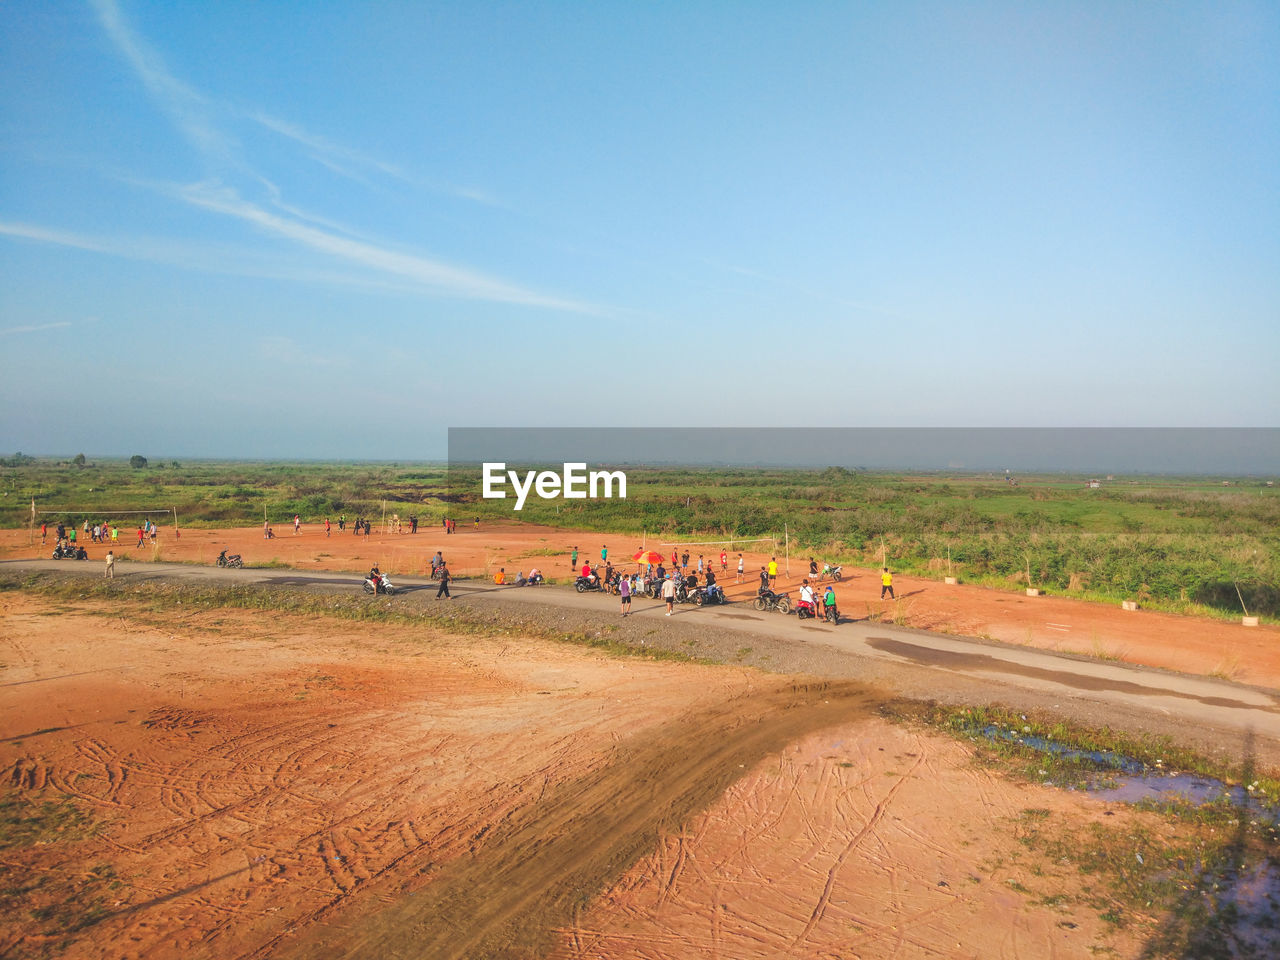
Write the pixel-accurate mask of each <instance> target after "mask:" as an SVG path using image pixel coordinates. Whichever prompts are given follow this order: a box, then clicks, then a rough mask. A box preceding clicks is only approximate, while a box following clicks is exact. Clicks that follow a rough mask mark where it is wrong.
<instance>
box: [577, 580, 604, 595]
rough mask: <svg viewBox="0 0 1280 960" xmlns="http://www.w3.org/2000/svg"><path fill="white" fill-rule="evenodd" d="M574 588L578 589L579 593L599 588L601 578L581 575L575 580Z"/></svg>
mask: <svg viewBox="0 0 1280 960" xmlns="http://www.w3.org/2000/svg"><path fill="white" fill-rule="evenodd" d="M573 589H575V590H577V591H578V592H579V593H586V592H587V591H588V590H599V589H600V578H599V577H579V578H578V579H577V580H575V581H573Z"/></svg>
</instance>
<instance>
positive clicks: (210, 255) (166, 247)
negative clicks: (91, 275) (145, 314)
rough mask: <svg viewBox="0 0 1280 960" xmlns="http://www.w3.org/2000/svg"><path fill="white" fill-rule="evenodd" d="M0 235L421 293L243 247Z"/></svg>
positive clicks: (152, 259)
mask: <svg viewBox="0 0 1280 960" xmlns="http://www.w3.org/2000/svg"><path fill="white" fill-rule="evenodd" d="M0 236H8V237H14V238H17V239H21V240H29V241H32V242H35V243H48V244H52V245H54V246H59V247H69V248H71V249H73V250H88V251H91V252H93V253H102V254H107V255H108V256H113V257H121V258H123V259H126V260H139V261H143V262H146V263H162V264H167V265H169V266H173V267H179V268H181V269H184V270H194V271H198V272H200V273H214V274H223V275H232V276H242V277H260V278H264V279H270V280H289V281H293V282H299V283H325V284H333V285H339V286H356V287H365V288H374V289H379V290H396V291H399V292H401V293H404V292H408V291H412V290H415V289H420V288H418V287H417V286H416V285H413V284H409V283H408V282H405V281H401V282H394V281H392V280H390V279H389V278H387V277H374V276H370V275H368V274H365V273H362V274H361V275H355V274H352V273H350V272H342V271H335V270H333V269H332V268H329V269H320V268H316V267H306V266H299V265H297V264H294V263H289V262H286V261H278V260H274V259H272V258H270V257H266V258H264V257H263V256H262V254H261V253H260V252H258V251H252V252H246V251H245V250H244V249H243V247H240V246H235V247H222V246H217V245H212V244H203V243H188V242H185V241H182V240H176V239H172V238H167V237H166V238H154V237H95V236H86V235H84V234H79V233H72V232H70V231H68V230H58V229H54V228H51V227H42V226H37V225H34V224H29V223H8V222H4V221H0Z"/></svg>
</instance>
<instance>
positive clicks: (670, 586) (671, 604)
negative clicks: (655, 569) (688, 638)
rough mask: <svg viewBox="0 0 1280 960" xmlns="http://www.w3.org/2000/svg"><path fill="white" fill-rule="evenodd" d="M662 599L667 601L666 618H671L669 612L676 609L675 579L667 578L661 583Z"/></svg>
mask: <svg viewBox="0 0 1280 960" xmlns="http://www.w3.org/2000/svg"><path fill="white" fill-rule="evenodd" d="M662 599H663V600H665V601H667V616H668V617H669V616H671V612H672V611H673V610H675V608H676V580H675V577H667V579H665V580H663V581H662Z"/></svg>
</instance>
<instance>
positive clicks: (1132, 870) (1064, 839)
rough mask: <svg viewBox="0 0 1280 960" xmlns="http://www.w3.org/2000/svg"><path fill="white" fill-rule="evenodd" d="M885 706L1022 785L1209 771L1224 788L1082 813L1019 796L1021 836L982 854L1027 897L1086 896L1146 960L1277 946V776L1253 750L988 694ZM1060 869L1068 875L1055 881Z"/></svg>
mask: <svg viewBox="0 0 1280 960" xmlns="http://www.w3.org/2000/svg"><path fill="white" fill-rule="evenodd" d="M884 713H885V715H886V716H887V717H888V718H889V719H891V720H894V721H895V722H899V723H907V724H913V725H923V726H925V727H928V728H929V729H932V730H937V731H942V732H944V733H947V734H949V735H951V736H954V737H957V738H959V739H962V740H965V741H966V742H968V743H969V744H970V745H971V746H972V748H973V750H974V761H975V762H976V763H978V764H981V765H983V766H986V767H988V768H990V769H993V770H995V771H997V772H999V773H1000V774H1001V775H1004V776H1008V777H1012V778H1013V779H1015V780H1020V781H1023V782H1026V783H1040V784H1045V785H1049V786H1056V787H1066V788H1068V789H1076V790H1079V789H1097V788H1099V787H1105V786H1108V785H1114V784H1115V781H1116V778H1117V777H1121V776H1139V777H1145V778H1149V779H1150V780H1151V781H1152V782H1159V781H1158V780H1155V778H1159V777H1176V776H1177V775H1178V774H1181V773H1194V774H1196V775H1197V776H1198V777H1202V778H1210V779H1212V780H1216V781H1218V782H1219V783H1220V784H1221V785H1222V786H1223V787H1224V788H1225V789H1224V790H1223V791H1222V792H1221V793H1220V794H1219V795H1218V796H1217V797H1216V798H1214V799H1212V800H1209V801H1208V802H1194V801H1193V800H1191V799H1189V798H1186V797H1179V796H1177V795H1175V794H1168V795H1166V796H1164V797H1163V798H1161V799H1158V800H1145V801H1142V802H1140V803H1138V804H1136V805H1135V806H1134V807H1126V806H1125V805H1124V804H1120V803H1114V804H1112V806H1111V807H1110V808H1108V809H1104V810H1103V811H1102V815H1101V816H1100V817H1099V818H1097V819H1095V820H1094V821H1092V822H1085V823H1081V822H1079V821H1077V820H1076V819H1074V818H1067V817H1064V816H1062V815H1059V814H1055V813H1054V812H1053V811H1051V810H1049V809H1047V808H1044V807H1027V808H1024V809H1023V810H1022V811H1020V812H1019V813H1018V814H1016V815H1014V816H1012V817H1010V818H1009V823H1008V826H1009V830H1010V833H1011V835H1012V836H1013V837H1015V838H1016V839H1017V842H1018V845H1019V848H1018V849H1017V850H1015V852H1014V853H1012V854H1011V855H1010V856H1009V857H1008V858H1007V861H1008V862H1007V863H1006V862H999V863H990V864H986V865H985V866H986V867H987V868H988V869H989V870H990V871H991V872H993V873H995V872H997V871H1000V870H1002V869H1003V868H1006V867H1007V868H1010V869H1013V868H1018V869H1019V875H1022V874H1025V875H1027V879H1026V880H1025V881H1014V880H1010V881H1009V885H1010V889H1012V890H1014V891H1015V892H1017V893H1019V894H1021V895H1022V896H1024V897H1026V898H1027V899H1028V900H1030V901H1032V902H1034V903H1035V904H1037V905H1039V906H1045V907H1049V908H1050V909H1055V908H1060V909H1065V908H1067V907H1069V906H1075V907H1084V908H1086V909H1090V910H1093V911H1096V913H1097V915H1098V916H1099V917H1100V918H1101V919H1102V920H1104V921H1105V922H1106V923H1108V924H1111V925H1112V926H1115V927H1117V928H1126V929H1129V930H1130V931H1132V932H1134V933H1137V934H1138V935H1139V936H1140V937H1141V938H1142V939H1143V940H1144V941H1145V944H1146V946H1145V948H1144V950H1143V951H1142V953H1141V955H1140V956H1142V957H1144V958H1163V957H1180V958H1187V960H1193V958H1194V960H1198V958H1204V960H1210V958H1227V957H1257V958H1263V957H1273V956H1275V955H1276V954H1275V952H1274V951H1275V950H1276V949H1277V947H1280V778H1277V777H1276V776H1274V775H1264V774H1262V773H1260V772H1259V771H1258V770H1257V769H1256V768H1255V766H1254V763H1253V759H1252V757H1250V756H1248V755H1245V756H1242V757H1241V758H1240V759H1239V761H1238V762H1235V763H1231V762H1225V761H1222V760H1214V759H1211V758H1208V757H1204V756H1201V755H1198V754H1196V753H1194V752H1193V751H1190V750H1187V749H1184V748H1181V747H1178V746H1177V745H1176V744H1174V743H1173V742H1172V741H1170V740H1168V739H1167V738H1154V737H1134V736H1130V735H1128V734H1125V733H1121V732H1118V731H1114V730H1110V729H1107V728H1102V729H1093V728H1088V727H1084V726H1081V725H1078V724H1074V723H1070V722H1065V721H1063V720H1062V719H1061V718H1059V717H1054V716H1051V715H1036V714H1023V713H1018V712H1015V711H1011V710H1008V709H1004V708H1002V707H998V706H979V707H946V706H939V705H937V704H925V703H916V702H910V701H896V702H894V703H892V704H890V705H888V706H887V707H886V708H885V710H884ZM1071 874H1075V875H1077V877H1078V881H1079V882H1076V883H1065V884H1064V883H1062V882H1060V881H1061V880H1062V879H1063V878H1065V877H1069V876H1070V875H1071ZM1064 889H1067V890H1070V891H1072V892H1071V893H1063V892H1062V891H1063V890H1064ZM1063 924H1064V925H1065V926H1071V924H1070V922H1069V921H1067V920H1064V921H1063Z"/></svg>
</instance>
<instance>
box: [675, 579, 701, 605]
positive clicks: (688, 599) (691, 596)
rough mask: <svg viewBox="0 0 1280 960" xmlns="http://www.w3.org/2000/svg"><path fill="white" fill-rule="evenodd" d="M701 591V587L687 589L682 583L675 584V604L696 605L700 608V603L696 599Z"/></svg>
mask: <svg viewBox="0 0 1280 960" xmlns="http://www.w3.org/2000/svg"><path fill="white" fill-rule="evenodd" d="M702 590H703V588H702V587H687V586H685V584H683V583H677V584H676V603H696V604H697V605H698V606H702V601H701V600H699V599H698V596H699V594H701V593H702Z"/></svg>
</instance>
